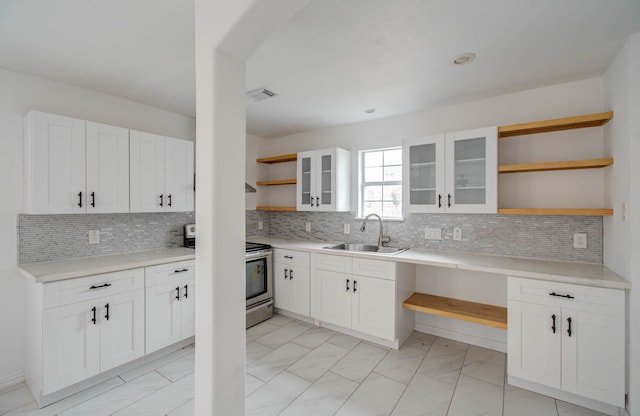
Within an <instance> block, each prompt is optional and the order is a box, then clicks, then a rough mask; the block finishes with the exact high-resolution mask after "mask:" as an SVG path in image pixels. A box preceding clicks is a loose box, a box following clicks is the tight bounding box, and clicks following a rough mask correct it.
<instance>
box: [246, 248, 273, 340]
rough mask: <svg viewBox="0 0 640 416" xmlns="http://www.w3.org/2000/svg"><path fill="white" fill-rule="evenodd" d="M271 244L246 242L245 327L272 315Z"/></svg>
mask: <svg viewBox="0 0 640 416" xmlns="http://www.w3.org/2000/svg"><path fill="white" fill-rule="evenodd" d="M271 260H272V258H271V246H270V245H268V244H259V243H250V242H247V244H246V254H245V263H246V279H247V290H246V292H247V293H246V294H247V325H246V326H247V328H249V327H250V326H253V325H256V324H258V323H260V322H262V321H264V320H266V319H269V318H271V317H272V316H273V277H272V269H271V267H272V266H271Z"/></svg>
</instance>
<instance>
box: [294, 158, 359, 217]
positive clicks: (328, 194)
mask: <svg viewBox="0 0 640 416" xmlns="http://www.w3.org/2000/svg"><path fill="white" fill-rule="evenodd" d="M350 158H351V152H349V151H348V150H345V149H341V148H332V149H323V150H313V151H309V152H300V153H298V161H297V187H296V209H297V210H298V211H349V209H350V206H351V204H350V202H351V201H350V198H351V197H350V193H349V189H350V186H349V185H350V182H349V166H350Z"/></svg>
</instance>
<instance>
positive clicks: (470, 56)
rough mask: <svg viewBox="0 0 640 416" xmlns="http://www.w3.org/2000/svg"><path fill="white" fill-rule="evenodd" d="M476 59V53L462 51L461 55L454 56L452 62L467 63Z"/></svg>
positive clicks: (457, 63)
mask: <svg viewBox="0 0 640 416" xmlns="http://www.w3.org/2000/svg"><path fill="white" fill-rule="evenodd" d="M474 59H476V54H475V53H461V54H460V55H456V56H454V57H453V60H452V61H451V62H452V63H453V64H454V65H466V64H468V63H469V62H471V61H473V60H474Z"/></svg>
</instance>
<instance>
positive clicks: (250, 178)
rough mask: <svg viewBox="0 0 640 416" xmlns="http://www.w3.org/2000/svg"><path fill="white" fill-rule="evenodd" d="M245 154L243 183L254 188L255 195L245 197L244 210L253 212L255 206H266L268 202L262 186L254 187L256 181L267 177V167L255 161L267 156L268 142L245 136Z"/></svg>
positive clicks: (265, 189) (267, 192)
mask: <svg viewBox="0 0 640 416" xmlns="http://www.w3.org/2000/svg"><path fill="white" fill-rule="evenodd" d="M246 153H247V163H246V165H245V181H246V182H247V183H248V184H249V185H251V186H253V187H254V188H256V193H255V194H246V195H245V208H246V209H249V210H254V209H256V206H257V205H268V201H269V190H268V189H267V188H266V187H264V186H256V181H259V180H266V179H267V177H268V173H269V171H268V168H269V166H268V165H265V164H262V163H256V159H257V158H259V157H265V156H268V155H269V154H268V153H269V142H268V141H267V140H266V139H264V138H262V137H260V136H254V135H251V134H247V149H246Z"/></svg>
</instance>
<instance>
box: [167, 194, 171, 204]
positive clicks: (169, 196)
mask: <svg viewBox="0 0 640 416" xmlns="http://www.w3.org/2000/svg"><path fill="white" fill-rule="evenodd" d="M167 197H168V198H169V202H168V203H167V205H169V206H171V194H169V195H167Z"/></svg>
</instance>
